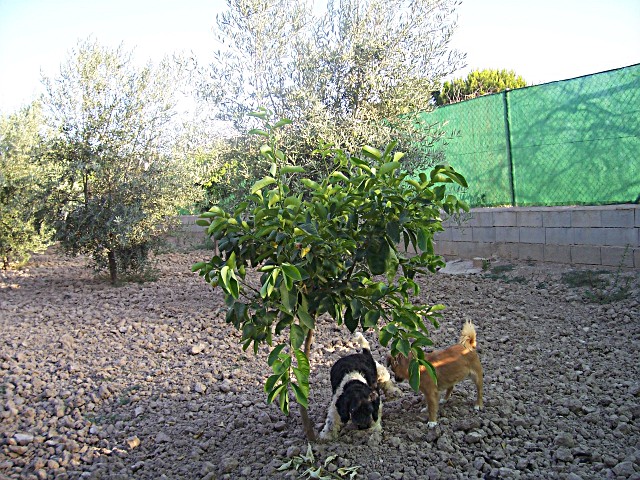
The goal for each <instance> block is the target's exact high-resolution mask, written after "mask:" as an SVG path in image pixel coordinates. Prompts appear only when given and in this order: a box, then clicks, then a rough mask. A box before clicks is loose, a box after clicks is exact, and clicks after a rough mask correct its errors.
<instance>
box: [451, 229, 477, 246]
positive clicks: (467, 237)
mask: <svg viewBox="0 0 640 480" xmlns="http://www.w3.org/2000/svg"><path fill="white" fill-rule="evenodd" d="M451 239H452V240H453V241H454V242H471V241H473V233H472V230H471V227H453V228H451Z"/></svg>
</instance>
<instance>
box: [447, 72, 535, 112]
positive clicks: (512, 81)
mask: <svg viewBox="0 0 640 480" xmlns="http://www.w3.org/2000/svg"><path fill="white" fill-rule="evenodd" d="M526 86H527V82H526V81H525V80H524V78H522V77H521V76H520V75H516V73H515V72H514V71H513V70H504V69H503V70H495V69H485V70H474V71H472V72H471V73H469V75H467V77H466V78H456V79H454V80H452V81H450V82H445V83H444V85H443V86H442V90H441V91H440V92H439V94H438V96H437V97H436V103H437V104H438V105H447V104H450V103H456V102H461V101H463V100H470V99H472V98H476V97H480V96H482V95H488V94H490V93H499V92H503V91H505V90H512V89H514V88H522V87H526Z"/></svg>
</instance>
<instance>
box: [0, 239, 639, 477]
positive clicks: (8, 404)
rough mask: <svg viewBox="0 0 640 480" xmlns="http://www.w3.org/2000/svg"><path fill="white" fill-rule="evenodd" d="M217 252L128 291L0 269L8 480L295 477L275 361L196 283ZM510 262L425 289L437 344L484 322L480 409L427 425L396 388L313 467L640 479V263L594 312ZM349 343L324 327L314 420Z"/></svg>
mask: <svg viewBox="0 0 640 480" xmlns="http://www.w3.org/2000/svg"><path fill="white" fill-rule="evenodd" d="M210 255H211V254H210V252H207V251H192V252H189V253H172V254H167V255H164V256H162V257H161V273H160V278H159V279H158V280H157V281H156V282H151V283H146V284H128V285H125V286H122V287H118V288H114V287H111V286H110V285H109V284H108V283H106V282H105V281H104V280H102V279H97V278H94V277H93V276H92V273H91V272H90V271H88V270H87V269H86V268H85V262H84V260H83V259H68V258H63V257H59V256H57V255H56V254H55V253H50V254H46V255H39V256H36V257H34V259H33V261H32V262H31V263H30V264H29V265H28V267H27V268H26V269H23V270H21V271H10V272H2V273H0V422H1V423H0V478H2V477H3V476H6V477H8V478H37V479H46V478H60V479H66V478H72V479H76V478H95V479H130V478H131V479H157V478H159V479H162V478H168V479H174V478H176V479H177V478H182V479H226V478H229V479H271V478H295V472H291V471H284V472H279V471H277V469H278V467H280V466H281V465H282V464H283V463H284V462H285V461H287V459H290V458H292V457H298V456H299V455H300V454H301V453H302V454H304V453H305V452H306V451H307V442H306V441H305V438H304V434H303V432H302V428H301V425H300V418H299V415H298V411H297V408H292V412H291V415H290V416H289V417H285V416H284V415H283V414H282V413H280V411H279V410H278V409H277V408H276V407H275V406H274V405H266V403H265V394H264V391H263V389H262V385H263V382H264V380H265V378H266V376H267V375H268V373H269V372H268V367H267V365H266V355H267V353H268V351H267V350H261V351H260V352H259V354H258V356H257V357H256V356H254V355H253V353H250V352H246V353H245V352H242V349H241V347H240V345H239V335H238V333H237V332H235V331H234V330H233V329H232V328H230V327H229V326H228V325H226V324H225V322H224V313H223V312H222V310H221V308H222V306H223V302H222V299H221V297H220V295H219V292H218V291H215V292H212V291H211V290H210V288H209V287H208V286H207V285H206V284H205V283H204V282H203V281H202V280H200V279H199V278H198V277H197V276H195V275H194V274H191V273H190V270H189V267H190V265H191V264H192V263H193V262H196V261H199V260H202V259H206V258H208V257H209V256H210ZM496 265H498V264H497V263H494V264H492V267H496ZM498 266H499V265H498ZM511 267H514V268H512V269H511V270H508V269H509V268H510V267H509V266H507V267H504V269H503V271H500V269H499V268H494V269H493V270H492V271H493V273H491V271H486V272H482V273H478V274H461V275H449V274H444V273H442V272H440V273H438V274H436V275H432V276H429V277H424V278H422V279H421V282H422V284H423V285H422V286H423V291H422V295H423V298H424V300H425V301H426V302H428V303H444V304H446V305H447V306H448V308H447V310H446V311H445V315H444V317H443V318H442V321H441V327H440V328H439V329H438V330H435V331H434V332H433V335H432V337H433V339H434V341H435V342H436V346H437V347H438V348H440V347H445V346H447V345H449V344H451V343H453V342H455V341H456V340H457V338H458V334H459V329H460V326H461V325H462V323H463V322H464V321H465V320H466V319H471V320H473V322H474V323H475V325H476V328H477V331H478V343H479V354H480V358H481V361H482V363H483V366H484V370H485V408H484V410H482V411H481V412H476V411H474V410H473V400H474V398H475V387H473V384H472V383H471V382H465V383H462V384H460V385H459V386H458V387H456V390H455V391H454V395H453V396H452V398H451V399H450V401H449V402H448V403H447V404H445V405H444V406H442V407H441V409H440V418H439V420H440V423H439V424H438V426H437V427H435V428H433V429H429V428H427V425H426V423H427V419H426V414H425V413H420V410H421V407H422V405H421V404H420V402H421V396H420V395H419V394H416V393H414V392H413V391H411V390H410V388H409V387H408V385H406V384H403V385H401V388H402V390H403V392H404V395H403V396H401V397H400V398H398V399H395V400H390V401H386V402H385V403H384V410H383V436H382V441H381V442H380V443H375V442H371V441H370V439H369V437H368V436H367V435H366V433H363V432H359V431H353V430H346V431H345V432H344V434H343V435H342V436H341V437H340V438H339V439H338V440H337V441H336V442H334V443H331V444H317V445H313V452H314V454H315V458H316V461H318V462H324V460H325V459H326V458H327V457H329V456H332V455H337V457H335V459H334V460H333V461H331V462H330V463H329V464H328V465H327V470H328V471H329V472H331V473H333V475H334V476H335V475H337V474H338V469H339V468H342V467H348V466H352V467H355V466H359V467H360V468H359V469H358V476H357V478H362V479H370V480H375V479H418V478H424V479H438V478H443V479H450V478H461V479H462V478H465V479H466V478H509V479H518V478H521V479H529V478H539V479H550V478H559V479H568V480H578V479H580V478H582V479H592V478H624V479H640V435H639V432H640V401H639V400H640V362H639V361H638V354H639V352H640V348H639V347H640V328H639V327H640V313H639V310H640V309H639V300H640V289H639V278H638V272H637V271H631V272H625V273H624V278H621V279H619V283H618V285H620V284H624V282H626V281H627V279H628V281H630V282H631V283H630V286H631V291H630V293H629V295H628V297H627V298H626V299H622V300H617V301H615V302H613V303H609V304H604V305H602V304H598V303H595V302H591V301H588V300H587V299H586V298H585V295H584V294H585V288H572V287H570V286H568V285H567V283H566V282H565V281H563V280H562V278H561V274H562V273H563V272H567V271H569V270H571V267H570V266H562V265H550V264H538V265H528V264H526V263H518V264H512V265H511ZM507 270H508V271H507ZM613 273H615V272H613ZM613 273H612V274H611V275H608V276H609V277H610V278H613V277H614V275H613ZM604 276H605V277H607V275H604ZM592 291H595V290H592ZM367 336H368V338H369V340H370V341H371V343H372V348H373V353H374V357H376V358H377V359H378V360H379V361H381V362H382V361H383V359H384V357H385V354H386V351H385V349H383V348H382V347H381V346H380V345H379V343H378V342H377V340H375V339H374V338H373V335H372V334H371V333H368V334H367ZM353 351H354V344H353V343H351V341H350V334H349V333H348V331H346V329H338V328H337V327H334V326H333V325H332V324H331V323H330V322H329V321H320V322H319V329H318V334H317V337H316V341H315V344H314V347H313V351H312V359H311V361H312V373H311V384H312V392H311V398H310V416H311V418H312V420H313V421H314V422H315V423H316V425H317V427H321V425H322V424H323V422H324V417H325V413H326V409H327V404H328V402H329V399H330V396H331V390H330V386H329V373H328V372H329V368H330V365H331V364H332V363H333V362H334V361H335V360H336V359H337V358H339V357H340V356H343V355H345V354H348V353H352V352H353ZM302 468H304V467H302Z"/></svg>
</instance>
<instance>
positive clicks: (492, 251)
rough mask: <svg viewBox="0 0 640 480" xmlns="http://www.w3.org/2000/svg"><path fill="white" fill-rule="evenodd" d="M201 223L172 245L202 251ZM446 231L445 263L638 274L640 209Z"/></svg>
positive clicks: (550, 211)
mask: <svg viewBox="0 0 640 480" xmlns="http://www.w3.org/2000/svg"><path fill="white" fill-rule="evenodd" d="M197 218H198V217H197V216H195V215H185V216H183V217H182V228H181V229H180V230H179V231H177V232H174V233H173V234H172V235H170V238H169V240H170V241H171V243H173V244H174V245H175V246H177V247H179V248H189V247H194V246H197V245H203V244H204V243H205V242H206V241H207V236H206V235H205V233H204V228H203V227H200V226H198V225H196V220H197ZM443 226H444V227H445V231H444V232H441V233H439V234H437V235H436V237H435V239H434V240H435V245H434V246H435V249H436V252H437V253H438V254H440V255H444V256H447V257H458V258H467V259H470V258H475V257H482V258H490V257H493V256H496V257H498V258H503V259H512V260H534V261H538V262H554V263H569V264H576V265H603V266H610V267H618V266H623V267H625V268H637V269H640V205H635V204H633V205H610V206H601V207H591V206H589V207H581V206H572V207H504V208H475V209H473V210H471V214H470V218H469V219H468V220H466V221H464V222H462V223H461V224H458V223H457V222H455V221H453V220H446V221H445V222H444V223H443Z"/></svg>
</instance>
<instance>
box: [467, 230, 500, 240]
mask: <svg viewBox="0 0 640 480" xmlns="http://www.w3.org/2000/svg"><path fill="white" fill-rule="evenodd" d="M471 230H472V232H471V238H472V240H473V241H474V242H482V243H484V242H495V241H496V229H495V228H493V227H473V228H472V229H471Z"/></svg>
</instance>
